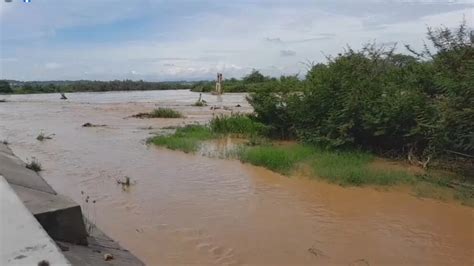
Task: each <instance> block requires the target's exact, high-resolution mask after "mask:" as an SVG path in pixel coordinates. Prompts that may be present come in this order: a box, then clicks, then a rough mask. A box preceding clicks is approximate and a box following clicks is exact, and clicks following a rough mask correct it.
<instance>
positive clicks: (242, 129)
mask: <svg viewBox="0 0 474 266" xmlns="http://www.w3.org/2000/svg"><path fill="white" fill-rule="evenodd" d="M209 127H210V128H211V130H212V132H215V133H219V134H234V135H239V136H247V137H248V136H260V135H264V134H265V132H266V131H267V126H265V125H264V124H262V123H259V122H256V121H254V120H253V119H252V118H251V117H249V116H248V115H243V114H234V115H231V116H224V115H219V116H216V117H214V118H213V119H212V120H211V121H210V122H209Z"/></svg>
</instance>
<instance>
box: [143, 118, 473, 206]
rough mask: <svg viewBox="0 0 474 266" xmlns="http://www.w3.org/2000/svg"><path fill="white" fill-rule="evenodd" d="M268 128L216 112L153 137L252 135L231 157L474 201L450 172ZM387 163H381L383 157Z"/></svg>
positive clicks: (187, 141)
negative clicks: (279, 135)
mask: <svg viewBox="0 0 474 266" xmlns="http://www.w3.org/2000/svg"><path fill="white" fill-rule="evenodd" d="M266 130H267V128H266V127H265V126H264V125H262V124H260V123H258V122H254V120H253V119H252V118H251V117H249V116H244V115H236V116H231V117H222V116H220V117H215V118H214V119H212V120H211V122H210V123H209V124H208V125H188V126H185V127H182V128H178V129H176V132H175V133H174V134H171V135H166V136H156V137H154V138H152V139H150V140H149V142H151V143H153V144H155V145H158V146H163V147H166V148H168V149H172V150H181V151H184V152H186V153H194V152H197V151H199V149H200V145H201V144H202V142H203V141H207V140H212V139H216V138H219V137H222V136H228V135H233V136H238V137H243V138H246V139H247V140H248V142H247V144H245V145H240V146H238V148H236V149H235V151H234V152H231V153H229V155H228V157H232V158H236V159H239V160H240V161H242V162H244V163H250V164H252V165H256V166H262V167H265V168H267V169H269V170H272V171H275V172H278V173H281V174H284V175H292V174H294V173H295V172H296V171H299V170H300V169H305V174H306V175H308V176H309V177H310V178H317V179H322V180H326V181H328V182H331V183H335V184H339V185H342V186H364V185H375V186H391V185H408V186H410V187H411V188H412V191H413V192H414V194H415V195H417V196H420V197H431V198H437V199H441V200H447V199H456V200H459V201H461V202H463V203H464V204H466V205H471V206H474V191H473V190H472V189H470V188H461V187H459V188H458V189H453V188H452V186H451V185H450V180H452V179H453V178H454V179H455V178H457V177H456V176H453V175H451V174H447V173H445V172H441V173H440V172H436V171H431V170H430V171H426V170H423V169H418V168H417V170H419V171H414V170H413V169H410V167H408V165H403V164H402V163H401V162H394V161H388V160H382V159H380V158H378V157H376V156H375V155H373V154H370V153H367V152H363V151H357V150H353V151H337V150H327V149H321V148H317V147H314V146H310V145H304V144H298V143H284V144H281V143H278V142H274V141H273V142H272V141H270V140H268V139H265V138H264V137H263V136H262V134H263V133H264V132H266ZM381 161H382V162H384V163H382V164H381V163H380V162H381Z"/></svg>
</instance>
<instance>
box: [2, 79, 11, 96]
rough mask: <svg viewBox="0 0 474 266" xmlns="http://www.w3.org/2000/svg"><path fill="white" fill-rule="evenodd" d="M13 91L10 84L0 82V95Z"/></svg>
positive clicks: (4, 81)
mask: <svg viewBox="0 0 474 266" xmlns="http://www.w3.org/2000/svg"><path fill="white" fill-rule="evenodd" d="M12 92H13V90H12V88H11V87H10V83H9V82H8V81H6V80H0V93H12Z"/></svg>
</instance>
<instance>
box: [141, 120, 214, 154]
mask: <svg viewBox="0 0 474 266" xmlns="http://www.w3.org/2000/svg"><path fill="white" fill-rule="evenodd" d="M213 135H214V134H213V133H212V132H211V130H210V129H209V127H206V126H201V125H187V126H185V127H181V128H177V129H176V132H175V133H174V134H172V135H165V136H156V137H153V138H152V139H151V140H150V142H151V143H153V144H155V145H158V146H163V147H166V148H168V149H171V150H180V151H184V152H186V153H190V152H196V151H197V150H198V149H199V145H200V143H201V142H202V141H204V140H208V139H211V138H213Z"/></svg>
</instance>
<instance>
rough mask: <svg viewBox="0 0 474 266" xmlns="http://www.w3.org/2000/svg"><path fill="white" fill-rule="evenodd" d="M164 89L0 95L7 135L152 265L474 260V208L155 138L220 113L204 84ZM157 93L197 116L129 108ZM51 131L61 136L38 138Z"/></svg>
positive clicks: (230, 100) (237, 99)
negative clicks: (165, 145)
mask: <svg viewBox="0 0 474 266" xmlns="http://www.w3.org/2000/svg"><path fill="white" fill-rule="evenodd" d="M140 93H144V94H145V95H144V94H140ZM160 93H161V92H156V93H155V92H153V93H152V92H130V93H106V94H105V96H104V95H102V94H93V93H81V94H77V95H75V94H70V95H68V97H69V99H71V100H70V101H67V102H65V101H59V100H56V98H59V97H58V95H49V96H48V95H37V96H35V95H32V96H17V97H13V98H11V99H9V100H10V102H6V103H1V104H0V140H3V139H7V140H8V141H9V142H10V143H11V147H12V149H13V150H14V151H15V153H16V154H18V155H19V156H20V157H22V159H24V160H29V159H31V157H33V156H34V157H36V158H37V159H38V161H40V162H41V164H42V166H43V168H44V171H43V172H42V175H43V176H44V178H45V179H46V180H47V181H48V182H49V183H50V184H51V185H52V186H53V187H54V188H55V189H56V190H58V191H60V192H62V193H64V194H66V195H69V196H71V197H72V198H73V199H75V200H76V201H78V202H80V203H82V205H83V208H84V211H85V213H86V214H87V215H88V216H89V217H90V219H92V220H93V221H94V222H96V223H97V225H98V226H99V227H100V228H101V229H103V230H104V231H105V232H106V233H107V234H109V235H110V236H111V237H113V238H114V239H117V240H118V241H119V242H120V243H121V244H122V245H123V246H124V247H127V248H128V249H130V250H131V251H132V252H133V253H134V254H136V255H137V256H139V257H140V258H142V259H143V260H144V261H145V262H146V263H148V264H150V265H156V264H158V263H160V264H167V265H170V264H171V265H176V264H203V265H209V264H211V265H212V264H216V265H226V264H230V265H245V264H247V265H248V264H253V265H255V264H260V265H261V264H267V265H296V264H307V265H310V264H317V263H323V264H342V265H348V264H351V263H352V264H354V265H366V264H367V263H370V265H381V264H391V265H393V264H412V265H414V264H417V265H419V264H426V265H472V264H473V263H474V259H473V256H472V254H473V250H474V231H473V230H474V228H473V224H472V221H473V220H474V212H473V210H472V208H469V207H465V206H461V205H459V204H454V203H444V202H439V201H435V200H430V199H418V198H416V197H414V196H412V195H409V194H407V193H402V192H394V191H391V192H386V191H377V190H374V189H371V188H342V187H338V186H335V185H330V184H326V183H322V182H316V181H309V180H304V179H298V178H287V177H284V176H280V175H277V174H274V173H272V172H270V171H267V170H264V169H261V168H257V167H252V166H249V165H243V164H241V163H239V162H237V161H228V160H218V159H211V158H206V157H201V156H193V155H188V154H184V153H181V152H173V151H168V150H165V149H159V148H155V147H148V146H146V145H145V143H144V139H146V138H147V137H148V136H149V134H150V133H151V132H154V131H159V128H162V127H166V126H172V125H180V124H182V123H184V122H190V121H199V122H205V121H207V120H208V119H210V118H211V117H212V112H211V111H210V110H209V107H205V108H198V107H190V104H192V103H193V102H194V101H195V100H196V99H197V98H198V94H193V93H190V92H183V91H179V92H175V93H174V94H173V93H172V92H163V93H161V94H160ZM22 97H23V98H22ZM131 99H132V100H131ZM204 99H206V100H207V101H209V102H210V104H211V105H212V104H220V103H217V98H215V96H210V95H205V96H204ZM243 99H244V95H224V102H223V103H222V104H223V105H225V106H228V107H234V106H235V105H236V104H240V105H242V106H243V107H238V108H241V109H242V110H248V105H246V104H245V103H244V100H243ZM130 101H133V102H130ZM156 104H158V106H168V107H172V108H175V109H178V110H181V111H183V112H184V113H185V114H186V115H187V118H186V119H172V120H170V119H134V118H126V117H128V116H130V115H133V114H135V113H138V112H143V111H149V110H150V109H151V108H153V107H154V106H155V105H156ZM234 109H236V107H234ZM241 109H239V110H241ZM86 122H90V123H92V124H100V125H101V124H106V125H107V126H105V127H90V128H83V127H82V126H81V125H82V124H84V123H86ZM150 127H151V129H150ZM41 131H44V132H45V133H46V134H53V133H54V134H55V135H54V136H53V139H51V140H46V141H43V142H39V141H37V140H36V136H37V135H38V133H40V132H41ZM125 176H129V177H130V178H131V180H132V182H134V183H135V184H133V185H132V186H131V187H130V188H129V189H128V190H123V189H122V187H121V186H120V185H118V184H117V182H116V180H117V179H120V178H124V177H125ZM87 196H89V200H87V202H86V200H85V199H86V197H87ZM94 201H95V203H94Z"/></svg>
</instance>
